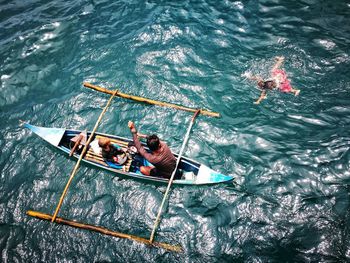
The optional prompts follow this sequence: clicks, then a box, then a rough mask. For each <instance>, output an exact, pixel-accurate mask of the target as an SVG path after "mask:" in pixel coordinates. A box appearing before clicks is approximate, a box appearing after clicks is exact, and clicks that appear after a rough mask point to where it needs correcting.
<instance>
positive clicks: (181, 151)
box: [149, 110, 199, 243]
mask: <svg viewBox="0 0 350 263" xmlns="http://www.w3.org/2000/svg"><path fill="white" fill-rule="evenodd" d="M198 114H199V110H197V111H196V112H195V113H194V115H193V117H192V119H191V122H190V125H189V127H188V129H187V132H186V136H185V139H184V141H183V143H182V146H181V150H180V153H179V155H178V157H177V160H176V165H175V169H174V171H173V173H172V174H171V177H170V180H169V183H168V187H167V189H166V191H165V194H164V197H163V200H162V203H161V205H160V208H159V210H158V215H157V218H156V220H155V222H154V225H153V229H152V233H151V236H150V238H149V241H150V242H151V243H153V240H154V235H155V233H156V230H157V228H158V225H159V222H160V216H161V214H162V211H163V206H164V204H165V201H166V199H167V197H168V193H169V191H170V187H171V184H172V183H173V180H174V177H175V174H176V170H177V167H178V166H179V163H180V159H181V157H182V154H183V151H184V149H185V146H186V144H187V141H188V138H189V136H190V132H191V129H192V126H193V123H194V120H195V118H196V117H197V115H198Z"/></svg>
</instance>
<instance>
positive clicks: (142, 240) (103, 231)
mask: <svg viewBox="0 0 350 263" xmlns="http://www.w3.org/2000/svg"><path fill="white" fill-rule="evenodd" d="M27 215H29V216H32V217H36V218H39V219H43V220H48V221H52V218H53V216H51V215H49V214H44V213H41V212H37V211H31V210H29V211H27ZM54 221H55V222H56V223H58V224H64V225H68V226H72V227H76V228H81V229H86V230H91V231H95V232H98V233H101V234H104V235H109V236H113V237H118V238H126V239H131V240H134V241H137V242H140V243H143V244H146V245H152V246H157V247H161V248H164V249H167V250H170V251H174V252H182V248H181V247H180V246H173V245H170V244H166V243H161V242H152V243H151V242H150V241H149V240H148V239H146V238H142V237H138V236H134V235H129V234H124V233H120V232H115V231H112V230H109V229H107V228H104V227H100V226H94V225H90V224H84V223H81V222H77V221H72V220H68V219H64V218H61V217H56V218H55V220H54Z"/></svg>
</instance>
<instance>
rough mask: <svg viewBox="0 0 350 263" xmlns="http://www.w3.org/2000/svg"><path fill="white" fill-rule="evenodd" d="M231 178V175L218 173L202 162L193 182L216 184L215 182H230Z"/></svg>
mask: <svg viewBox="0 0 350 263" xmlns="http://www.w3.org/2000/svg"><path fill="white" fill-rule="evenodd" d="M232 180H233V176H229V175H224V174H221V173H218V172H216V171H214V170H212V169H210V168H209V167H208V166H205V165H203V164H202V165H201V166H200V167H199V171H198V174H197V176H196V181H195V184H217V183H225V182H230V181H232Z"/></svg>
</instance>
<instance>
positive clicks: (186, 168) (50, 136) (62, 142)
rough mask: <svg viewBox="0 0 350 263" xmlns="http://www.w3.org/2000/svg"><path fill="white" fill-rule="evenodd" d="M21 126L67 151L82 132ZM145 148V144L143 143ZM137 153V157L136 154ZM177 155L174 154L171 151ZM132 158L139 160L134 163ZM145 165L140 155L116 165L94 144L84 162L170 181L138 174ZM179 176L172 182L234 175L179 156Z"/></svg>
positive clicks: (120, 140)
mask: <svg viewBox="0 0 350 263" xmlns="http://www.w3.org/2000/svg"><path fill="white" fill-rule="evenodd" d="M24 127H26V128H28V129H30V130H31V131H32V132H34V133H35V134H37V135H38V136H39V137H41V138H42V139H44V140H45V141H47V142H49V143H50V144H52V145H53V146H55V147H56V148H58V149H60V150H61V151H63V152H65V153H66V154H69V153H70V152H71V150H72V148H73V145H74V143H73V141H74V138H77V136H79V134H81V133H82V131H78V130H71V129H64V128H47V127H39V126H34V125H31V124H29V123H24ZM90 134H91V133H90V132H87V136H88V137H89V136H90ZM94 137H95V138H93V139H96V140H97V139H99V138H101V137H107V138H109V139H110V140H111V142H112V143H114V144H117V145H118V146H120V147H121V148H122V149H124V150H125V151H127V150H128V145H130V142H132V140H131V139H127V138H124V137H120V136H115V135H109V134H104V133H98V132H96V133H95V134H94ZM143 145H144V147H145V148H146V149H147V146H146V145H145V144H143ZM72 156H73V157H74V158H77V159H78V158H79V151H78V152H74V153H73V155H72ZM136 156H137V157H136ZM174 156H175V157H176V158H177V156H178V155H177V154H174ZM135 159H137V160H138V161H137V162H135ZM140 160H141V163H142V162H143V163H142V165H147V161H146V160H145V159H144V158H143V157H142V156H140V155H138V154H136V155H128V160H127V161H126V163H125V164H123V165H115V164H111V163H107V162H105V160H104V159H103V157H102V156H101V154H100V153H98V152H97V151H94V149H93V147H90V148H89V150H88V152H87V153H86V155H85V156H84V158H83V159H82V161H83V162H85V163H89V164H91V165H93V166H96V167H99V168H102V169H105V170H107V171H110V172H112V173H114V174H115V175H117V176H118V177H121V178H132V179H137V180H141V181H144V182H151V183H160V184H168V182H169V180H168V179H165V178H159V177H152V176H145V175H143V174H141V173H140V171H139V168H138V166H139V165H140ZM177 174H178V175H179V176H178V179H175V180H174V181H173V184H175V185H205V184H218V183H229V182H231V181H232V180H233V179H234V178H233V177H232V176H228V175H223V174H221V173H218V172H216V171H214V170H212V169H210V168H209V167H207V166H205V165H204V164H201V163H198V162H196V161H194V160H191V159H189V158H187V157H181V160H180V163H179V166H178V171H177Z"/></svg>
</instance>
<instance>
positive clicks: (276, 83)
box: [244, 57, 300, 104]
mask: <svg viewBox="0 0 350 263" xmlns="http://www.w3.org/2000/svg"><path fill="white" fill-rule="evenodd" d="M283 61H284V57H276V63H275V65H274V66H273V67H272V69H271V78H270V79H267V80H263V78H261V77H260V76H252V75H251V74H250V73H245V74H244V76H245V77H247V78H248V79H251V80H255V81H257V84H258V87H259V89H261V90H262V91H261V94H260V97H259V98H258V99H257V100H256V101H255V102H254V104H259V103H260V102H261V101H262V100H263V99H266V97H267V96H266V95H267V91H268V90H273V89H279V90H280V91H281V92H286V93H288V92H292V93H294V95H295V96H298V95H299V93H300V90H298V89H293V87H292V86H291V84H290V80H289V79H288V78H287V73H286V72H285V71H284V70H283V69H280V67H281V65H282V63H283Z"/></svg>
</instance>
